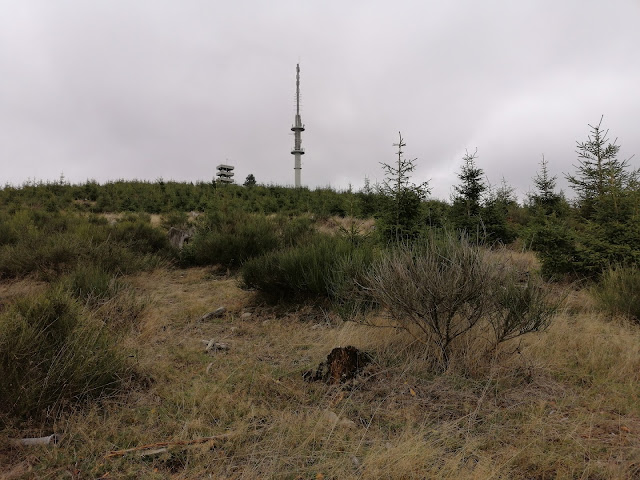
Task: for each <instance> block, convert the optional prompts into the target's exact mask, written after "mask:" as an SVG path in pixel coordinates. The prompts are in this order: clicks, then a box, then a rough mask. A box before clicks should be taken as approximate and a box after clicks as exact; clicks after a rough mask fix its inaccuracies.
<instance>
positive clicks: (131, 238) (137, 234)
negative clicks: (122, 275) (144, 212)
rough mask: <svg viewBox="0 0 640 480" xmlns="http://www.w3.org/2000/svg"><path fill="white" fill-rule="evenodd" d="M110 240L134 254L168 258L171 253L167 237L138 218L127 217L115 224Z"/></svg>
mask: <svg viewBox="0 0 640 480" xmlns="http://www.w3.org/2000/svg"><path fill="white" fill-rule="evenodd" d="M111 238H112V239H113V240H114V241H115V242H117V243H121V244H122V245H124V246H126V247H127V248H128V249H130V250H132V251H134V252H136V253H142V254H154V253H161V254H164V255H166V256H168V255H169V254H170V252H171V251H172V249H171V245H170V244H169V239H168V237H167V235H166V234H165V233H164V232H163V231H162V230H160V229H159V228H156V227H154V226H153V225H151V224H150V223H148V222H146V221H145V220H144V219H140V218H135V217H129V218H127V219H125V220H123V221H121V222H118V223H116V224H115V225H114V226H113V227H112V230H111Z"/></svg>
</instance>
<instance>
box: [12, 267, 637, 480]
mask: <svg viewBox="0 0 640 480" xmlns="http://www.w3.org/2000/svg"><path fill="white" fill-rule="evenodd" d="M130 280H131V282H132V283H133V284H134V285H135V288H136V290H137V291H138V293H139V295H140V296H142V297H146V298H147V299H148V307H147V309H146V310H145V312H144V313H143V317H142V320H141V321H140V323H139V325H138V326H137V327H136V328H135V329H133V330H132V331H131V332H130V333H129V334H128V335H127V336H126V337H125V340H124V342H123V345H122V346H123V348H125V349H127V350H128V351H129V352H130V354H131V355H134V356H135V359H136V361H137V362H138V364H139V368H140V370H141V371H142V372H147V373H148V374H149V375H150V377H151V378H153V379H154V381H153V382H152V383H151V384H150V385H149V387H148V388H146V389H136V390H133V391H128V392H126V393H123V394H122V395H121V396H119V397H117V398H115V399H110V400H105V401H103V402H102V403H101V404H100V405H98V404H93V405H89V406H87V407H86V408H84V409H82V410H79V411H77V412H75V413H73V414H68V415H67V416H64V417H62V418H59V419H58V420H57V422H56V425H55V427H54V430H55V431H56V432H58V433H62V434H63V435H64V437H63V440H62V442H61V444H60V445H59V447H57V448H51V447H32V448H29V449H26V448H22V449H16V448H11V447H9V446H8V441H7V437H13V436H18V435H33V436H36V435H45V434H49V433H51V431H49V430H47V431H37V430H34V431H27V432H25V431H20V432H18V431H5V432H2V434H0V465H2V468H1V470H0V472H1V473H0V478H65V477H66V478H99V477H100V478H158V479H161V478H176V479H178V478H208V477H209V474H211V477H210V478H340V479H342V478H451V479H453V478H455V479H459V478H483V479H484V478H503V479H510V478H637V476H640V460H638V459H640V401H639V400H640V399H639V398H638V397H639V395H640V383H639V382H640V330H639V329H638V328H637V327H635V328H631V327H626V326H622V325H621V324H619V323H617V322H613V321H609V320H607V319H604V318H602V317H600V316H599V315H598V314H597V313H596V312H595V310H594V309H593V308H592V307H591V303H590V300H589V297H588V295H587V293H586V292H576V293H574V294H573V295H572V296H571V297H570V298H569V299H568V301H567V307H566V309H565V311H564V312H563V313H562V314H561V315H560V316H559V318H557V320H556V321H555V323H554V324H553V325H552V327H551V328H550V330H549V331H547V332H545V333H540V334H535V335H532V336H531V337H529V338H528V339H527V340H526V341H524V342H523V343H522V345H521V346H520V352H521V353H519V354H515V355H514V356H513V357H512V358H511V360H509V361H508V362H506V363H505V362H501V363H500V365H499V366H495V367H492V368H488V369H487V372H486V374H485V375H479V376H478V378H477V379H475V380H474V379H469V378H465V377H462V376H459V375H456V374H455V373H447V374H444V375H442V376H438V377H434V376H432V375H430V374H428V373H426V369H425V367H424V365H425V360H424V359H423V358H422V352H421V348H420V346H419V345H418V344H415V343H412V342H411V339H410V338H407V337H406V336H405V335H404V334H402V333H396V332H395V331H394V330H391V329H387V328H376V327H372V326H363V325H356V324H353V323H351V322H342V321H340V320H339V319H338V318H335V317H334V316H333V315H332V314H329V313H327V314H325V313H323V312H322V311H321V310H316V309H312V308H310V307H307V308H302V307H301V309H300V310H299V311H298V312H296V313H290V312H289V313H281V312H280V313H279V312H277V311H275V310H272V309H267V308H265V307H261V306H259V305H258V304H257V303H256V299H255V298H254V296H253V294H252V293H251V292H246V291H243V290H240V289H239V288H238V287H237V282H236V280H235V279H232V278H214V277H212V276H211V275H210V274H209V272H208V270H205V269H189V270H157V271H155V272H153V273H147V274H142V275H138V276H136V277H132V278H131V279H130ZM0 287H1V288H2V289H3V292H5V293H7V295H9V294H11V293H12V292H14V293H15V294H19V293H21V292H23V291H25V290H28V289H29V288H30V287H29V286H28V284H27V283H25V281H24V280H22V281H19V282H15V283H10V282H5V283H3V284H1V285H0ZM33 288H38V286H37V285H35V286H34V287H33ZM221 305H224V306H225V307H226V308H227V313H226V314H225V316H224V317H223V318H220V319H215V320H212V321H209V322H205V323H203V322H200V321H198V319H199V318H200V317H201V316H202V314H204V313H205V312H207V311H210V310H213V309H215V308H216V307H218V306H221ZM247 311H248V312H252V316H251V317H250V318H248V319H242V318H241V314H242V313H243V312H247ZM373 321H375V319H373ZM210 338H214V339H215V340H216V341H221V342H227V343H229V344H230V346H231V349H230V351H229V352H223V353H217V354H213V355H212V354H207V353H205V352H204V349H203V345H202V344H201V340H202V339H210ZM337 345H343V346H345V345H355V346H357V347H359V348H362V349H366V350H368V351H370V352H373V353H374V356H375V358H376V362H375V364H374V365H373V366H371V367H369V369H368V371H367V375H365V376H363V377H362V378H361V379H360V380H358V381H356V382H355V383H354V384H353V385H351V386H349V387H348V388H341V387H337V386H327V385H324V384H317V383H306V382H304V381H303V380H302V378H301V376H302V373H303V372H304V371H306V370H308V369H310V368H313V367H315V366H317V364H318V363H319V362H320V361H322V360H323V358H324V357H325V356H326V354H327V353H328V352H329V351H330V350H331V349H332V348H333V347H335V346H337ZM515 346H516V345H510V346H509V347H510V348H511V349H512V350H513V349H514V348H515ZM327 410H329V411H332V412H334V413H335V414H337V415H338V416H339V417H340V418H341V419H349V420H351V421H352V422H353V424H350V425H342V424H335V423H334V422H331V421H329V420H327V418H326V416H325V415H326V413H325V412H326V411H327ZM223 433H229V434H230V435H229V436H228V437H225V438H223V439H221V440H219V441H209V442H205V443H201V444H195V445H188V446H185V445H175V446H171V447H170V448H169V450H168V451H167V452H164V453H160V454H159V455H155V456H150V457H140V456H139V455H137V454H129V455H126V456H124V457H114V458H105V454H107V453H108V452H109V451H111V450H117V449H125V448H130V447H136V446H140V445H145V444H153V443H157V442H166V441H180V440H191V439H194V438H199V437H204V436H213V435H218V434H223ZM634 476H635V477H634Z"/></svg>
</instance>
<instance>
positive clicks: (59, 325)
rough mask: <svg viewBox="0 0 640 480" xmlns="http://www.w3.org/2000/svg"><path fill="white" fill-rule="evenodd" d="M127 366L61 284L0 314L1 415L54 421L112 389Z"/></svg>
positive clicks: (103, 331) (99, 326)
mask: <svg viewBox="0 0 640 480" xmlns="http://www.w3.org/2000/svg"><path fill="white" fill-rule="evenodd" d="M127 370H128V368H127V365H126V362H125V359H124V358H123V355H121V354H120V353H119V352H118V351H117V349H116V348H115V346H114V345H113V343H112V341H111V338H110V337H109V335H108V333H107V331H106V329H105V328H104V325H103V324H102V323H101V322H98V321H95V320H94V319H92V318H91V317H89V316H87V315H86V314H85V313H84V312H83V310H82V308H81V307H80V305H79V304H78V303H77V302H76V301H75V300H74V299H73V298H72V297H71V296H70V295H69V294H68V293H67V292H66V291H64V289H62V288H61V287H56V288H52V289H50V290H49V291H48V292H46V293H44V294H42V295H40V296H37V297H27V298H24V299H21V300H19V301H17V302H16V303H15V304H14V305H12V306H10V307H9V308H8V309H6V310H5V311H3V312H1V313H0V378H2V382H0V420H9V419H19V420H26V419H29V418H31V419H34V420H36V421H47V420H52V419H53V418H55V415H56V414H57V412H59V411H60V410H61V409H63V408H64V407H65V406H66V405H67V404H69V403H70V402H77V401H82V400H84V399H86V398H89V397H97V396H100V395H103V394H106V393H109V392H113V391H115V390H116V389H117V387H118V385H119V383H120V381H121V379H122V378H123V376H124V375H125V374H126V373H127Z"/></svg>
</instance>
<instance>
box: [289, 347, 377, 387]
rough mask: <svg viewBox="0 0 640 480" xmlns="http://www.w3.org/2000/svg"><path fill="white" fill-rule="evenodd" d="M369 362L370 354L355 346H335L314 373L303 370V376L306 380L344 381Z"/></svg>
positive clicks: (351, 377) (352, 376)
mask: <svg viewBox="0 0 640 480" xmlns="http://www.w3.org/2000/svg"><path fill="white" fill-rule="evenodd" d="M369 363H371V355H369V354H368V353H366V352H361V351H360V350H358V349H357V348H356V347H352V346H348V347H337V348H334V349H333V350H331V353H329V355H327V360H326V361H324V362H322V363H321V364H320V365H318V368H317V370H316V371H315V373H314V372H313V371H312V370H309V371H308V372H305V373H304V374H303V376H302V377H303V378H304V379H305V380H307V381H308V382H314V381H315V382H326V383H330V384H336V383H344V382H346V381H348V380H351V379H353V378H355V377H356V375H358V374H359V373H360V372H361V371H362V369H363V368H364V367H365V366H366V365H367V364H369Z"/></svg>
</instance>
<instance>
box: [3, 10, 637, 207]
mask: <svg viewBox="0 0 640 480" xmlns="http://www.w3.org/2000/svg"><path fill="white" fill-rule="evenodd" d="M639 17H640V7H639V4H638V3H637V2H635V1H633V0H620V1H619V2H613V3H610V4H607V5H603V4H602V3H601V2H596V1H594V0H582V1H578V0H568V1H564V2H552V1H551V0H543V1H534V0H527V1H521V2H504V1H497V0H490V1H487V2H474V1H471V0H457V1H451V2H435V1H433V2H431V1H430V2H417V1H401V2H393V3H392V2H382V1H354V2H348V3H346V2H294V1H288V0H287V1H275V2H259V1H257V0H256V1H241V2H208V1H197V0H188V1H183V2H174V1H168V0H160V1H154V2H142V1H139V2H128V1H127V2H125V1H123V0H111V1H106V0H96V1H92V2H85V1H81V0H59V1H56V2H50V1H44V0H40V1H37V0H25V1H24V2H10V1H8V0H5V1H1V0H0V161H1V162H2V169H1V170H0V182H2V183H4V182H5V181H8V182H13V183H18V184H19V183H21V182H22V181H24V180H25V179H27V178H33V177H35V178H38V179H44V180H46V179H55V178H57V177H58V176H59V174H60V172H62V171H64V173H65V176H66V177H67V178H68V179H70V180H71V181H84V180H85V179H87V178H95V179H97V180H99V181H105V180H108V179H117V178H143V179H149V180H154V179H156V178H158V177H164V178H165V179H169V178H173V179H177V180H194V181H195V180H204V181H208V180H210V179H211V178H212V177H213V175H214V170H215V165H217V164H218V163H220V162H222V161H226V159H228V160H229V162H230V163H232V164H234V165H236V168H237V175H238V177H239V178H240V179H241V180H242V179H243V178H244V176H246V175H247V174H248V173H254V175H255V176H256V178H257V179H258V181H260V182H265V183H271V182H273V183H279V184H291V183H292V182H293V157H292V156H291V155H290V154H289V151H290V149H291V147H292V145H293V138H292V136H291V135H290V131H289V128H290V126H291V123H292V121H293V113H294V103H293V97H294V95H293V93H294V78H295V63H296V62H297V61H298V59H300V61H301V68H302V103H303V110H302V118H303V122H304V123H306V125H307V131H306V132H305V133H304V135H303V146H304V147H305V149H306V151H307V154H306V155H305V157H304V158H303V170H302V179H303V183H305V184H307V185H309V186H312V187H313V186H324V185H332V186H334V187H338V188H346V186H347V184H349V183H352V184H353V185H354V186H355V187H360V186H361V185H362V183H363V179H364V177H365V176H367V177H369V178H371V179H372V181H375V180H376V179H378V180H381V175H382V171H381V169H380V165H379V162H385V161H386V162H389V161H392V160H393V147H392V146H391V144H392V143H394V142H395V141H396V139H397V132H398V130H402V132H403V135H404V137H405V138H406V141H407V144H408V145H407V148H406V152H407V155H408V156H411V157H417V158H418V169H417V171H416V181H422V180H426V179H429V178H431V179H432V187H433V194H434V196H436V197H439V198H448V197H449V193H450V189H451V185H452V184H453V183H455V181H456V178H455V173H456V172H457V170H458V168H459V165H460V162H461V156H462V154H463V153H464V150H465V149H466V148H468V149H470V150H472V149H475V148H476V147H478V153H479V165H480V166H481V167H482V168H484V169H485V171H486V173H487V176H488V178H489V179H490V181H491V182H492V183H493V184H498V183H499V182H500V179H501V178H502V177H503V176H504V177H505V179H506V180H507V181H508V182H509V183H510V184H511V185H513V186H514V187H516V189H517V190H518V192H519V194H520V196H521V197H522V195H523V194H524V193H525V192H526V191H527V190H528V188H529V187H530V185H531V177H532V176H533V175H534V174H535V171H536V169H537V168H538V162H539V161H540V158H541V155H542V154H543V153H544V154H545V156H546V158H547V159H548V160H549V163H550V168H551V170H552V171H553V172H554V173H555V174H558V175H561V173H562V172H567V171H570V170H571V168H572V167H571V165H572V163H575V154H574V148H575V141H576V140H577V139H583V138H585V137H586V135H587V133H588V127H587V123H592V122H597V121H598V120H599V118H600V115H602V114H604V115H605V122H604V123H605V125H606V126H608V127H609V128H610V129H611V132H612V136H617V137H619V139H620V143H621V145H622V146H623V153H624V154H626V155H627V156H629V155H631V154H632V153H634V152H640V139H639V138H638V136H637V133H636V127H635V126H636V123H637V121H636V117H637V114H638V110H639V109H640V91H638V89H637V88H636V87H635V85H638V84H640V62H638V60H637V52H636V51H635V50H636V46H637V45H638V44H640V32H638V30H637V28H636V25H637V22H638V19H639ZM634 161H636V163H637V160H634ZM565 187H566V186H565Z"/></svg>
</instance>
